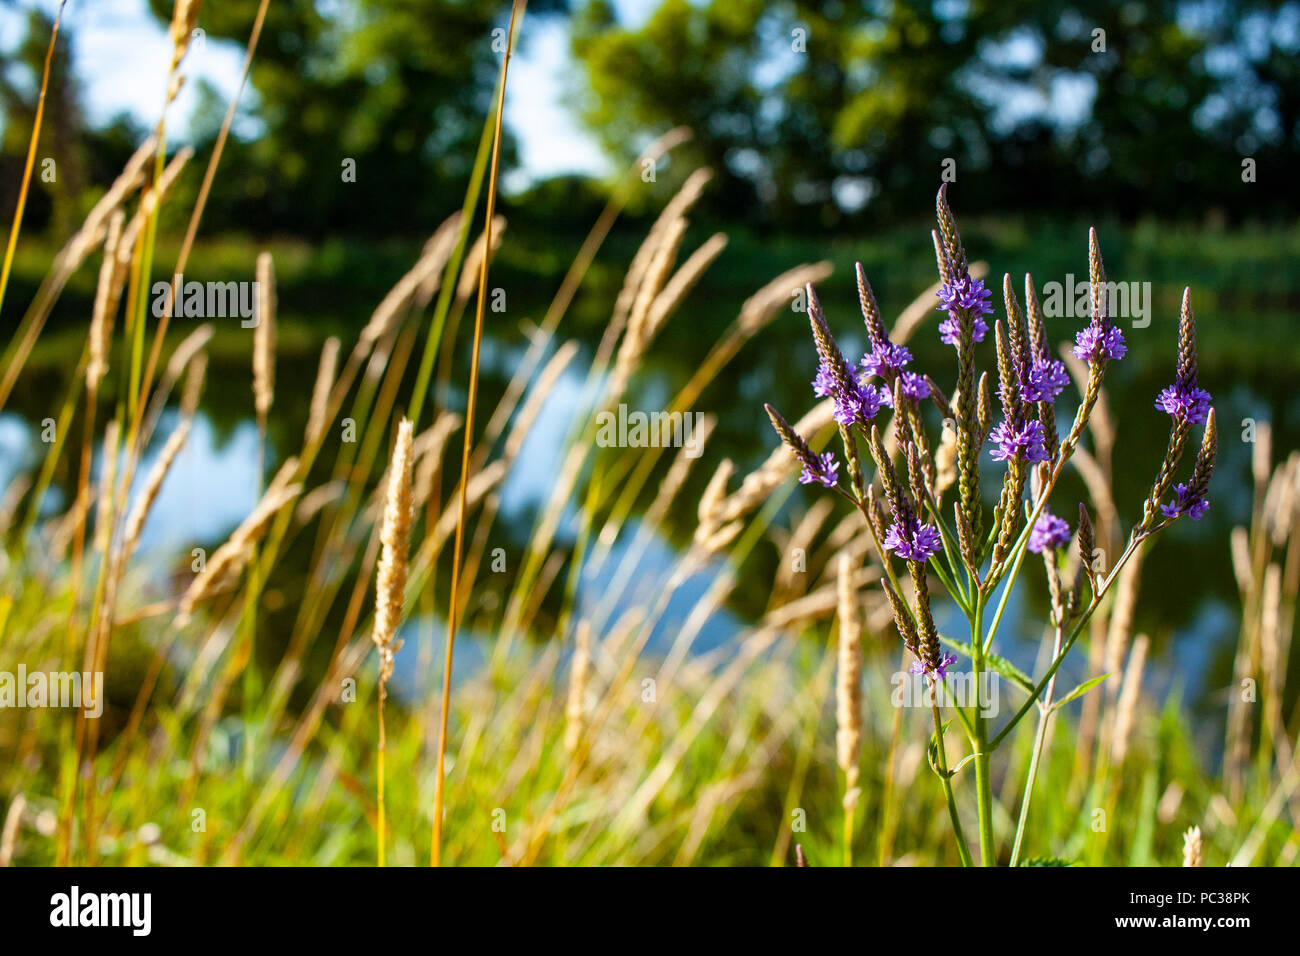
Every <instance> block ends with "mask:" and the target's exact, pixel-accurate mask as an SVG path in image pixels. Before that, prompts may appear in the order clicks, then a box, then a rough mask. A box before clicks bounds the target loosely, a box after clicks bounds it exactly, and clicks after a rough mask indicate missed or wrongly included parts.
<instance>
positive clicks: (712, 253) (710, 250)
mask: <svg viewBox="0 0 1300 956" xmlns="http://www.w3.org/2000/svg"><path fill="white" fill-rule="evenodd" d="M725 248H727V237H726V235H725V234H724V233H721V232H717V233H714V234H713V235H712V236H710V237H709V238H708V239H707V240H706V241H705V242H704V244H703V245H701V246H700V247H699V248H698V249H696V250H695V251H694V252H693V253H691V254H690V256H689V257H688V258H687V260H686V261H685V262H684V263H682V266H681V268H680V269H678V270H677V271H676V272H675V273H673V277H672V278H671V279H669V280H668V283H667V284H666V285H665V286H664V287H663V291H661V292H660V293H659V295H658V296H656V297H655V300H654V302H653V304H652V305H651V306H650V311H649V313H648V314H647V316H646V326H647V328H648V330H649V332H648V334H649V335H650V336H651V337H653V336H654V334H655V332H657V331H658V330H659V329H660V328H661V327H662V326H663V324H664V322H665V321H667V319H668V316H669V315H671V314H672V313H673V310H675V309H676V308H677V307H678V306H679V305H681V303H682V300H683V299H685V298H686V296H687V295H688V294H689V293H690V291H691V289H693V288H694V287H695V283H697V282H699V280H700V276H702V275H704V273H705V271H706V270H707V269H708V268H709V266H711V265H713V261H714V260H715V259H717V258H718V256H720V255H722V250H723V249H725Z"/></svg>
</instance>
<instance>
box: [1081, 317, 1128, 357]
mask: <svg viewBox="0 0 1300 956" xmlns="http://www.w3.org/2000/svg"><path fill="white" fill-rule="evenodd" d="M1074 341H1075V342H1076V343H1078V344H1077V345H1075V347H1074V357H1075V358H1077V359H1082V360H1083V361H1085V362H1094V361H1097V360H1098V359H1122V358H1123V357H1124V355H1125V353H1127V352H1128V346H1127V345H1125V344H1124V333H1123V332H1121V331H1120V330H1119V329H1117V328H1116V327H1115V326H1113V325H1112V326H1109V327H1107V328H1102V327H1101V326H1100V325H1098V324H1097V323H1095V322H1094V323H1092V324H1091V325H1089V326H1088V327H1087V328H1084V329H1081V330H1080V331H1079V332H1078V333H1076V334H1075V336H1074Z"/></svg>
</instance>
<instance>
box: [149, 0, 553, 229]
mask: <svg viewBox="0 0 1300 956" xmlns="http://www.w3.org/2000/svg"><path fill="white" fill-rule="evenodd" d="M151 4H152V6H153V10H154V12H155V14H156V15H157V16H158V17H159V18H160V19H161V20H164V21H167V20H169V19H170V16H171V2H170V0H151ZM257 6H258V4H257V0H225V2H223V3H220V4H215V3H209V4H205V5H204V8H203V11H202V14H201V17H200V21H199V24H200V27H201V28H202V29H204V30H205V31H206V32H207V34H208V35H209V36H210V37H224V38H230V39H233V40H235V41H237V42H239V43H240V44H243V43H245V42H246V41H247V39H248V35H249V31H250V30H251V27H252V22H253V17H254V14H255V12H256V9H257ZM509 7H510V4H509V2H508V0H354V2H351V3H346V4H344V3H330V4H324V3H320V4H318V3H316V2H314V0H277V2H275V3H272V4H271V5H270V7H269V8H268V13H267V17H266V24H265V27H264V31H263V35H262V39H261V42H260V43H259V46H258V49H257V55H256V57H255V59H254V61H253V64H254V65H253V70H252V75H251V82H252V86H253V88H254V90H255V95H256V106H255V107H254V108H253V109H252V110H251V111H250V112H249V115H248V119H249V120H250V121H251V123H249V124H245V126H247V125H252V126H254V127H256V128H260V132H259V133H258V134H257V135H255V136H253V137H250V138H247V139H246V141H244V142H239V143H236V144H235V146H234V148H233V149H230V150H228V151H227V153H226V156H225V158H224V159H223V161H222V163H223V165H222V175H220V176H218V177H217V190H218V192H217V194H216V195H214V200H213V204H212V211H213V216H214V221H213V225H214V226H217V227H220V226H238V227H242V228H253V229H255V230H270V229H276V230H292V231H303V232H311V233H320V232H324V231H330V230H336V231H346V232H362V233H365V232H371V233H375V232H384V233H400V232H424V231H426V230H428V229H429V228H430V225H431V224H432V223H435V222H437V221H438V220H439V219H441V218H442V217H443V216H445V215H447V213H448V211H449V210H450V209H452V208H454V207H456V206H458V205H459V201H460V197H461V196H462V195H463V192H464V187H465V183H466V182H467V180H468V175H469V171H470V168H471V166H472V163H473V160H474V153H475V149H476V148H477V145H478V139H479V134H480V132H481V130H482V126H483V122H484V119H485V118H486V116H487V115H488V113H489V112H490V110H491V109H492V89H493V86H494V84H495V81H496V72H497V67H498V64H499V63H500V56H501V53H500V50H501V49H502V48H503V45H504V38H505V26H506V22H507V20H508V16H509ZM563 8H564V0H551V2H549V3H547V2H541V3H537V2H534V3H531V4H529V16H535V15H542V14H545V13H547V12H554V11H556V10H561V9H563ZM494 31H496V32H495V33H494ZM191 55H193V54H191ZM212 97H213V94H211V93H209V94H208V99H209V101H210V102H209V104H208V105H207V106H206V107H205V115H207V116H208V117H209V120H208V123H209V128H208V129H207V130H205V132H204V136H203V139H204V140H205V141H207V140H210V139H211V137H213V136H215V133H216V124H217V123H219V120H220V113H221V110H220V109H219V108H218V107H217V106H216V104H215V103H212V102H211V99H212ZM506 146H507V152H506V157H505V161H506V163H507V164H508V163H509V162H510V158H511V156H512V147H511V144H509V143H507V144H506Z"/></svg>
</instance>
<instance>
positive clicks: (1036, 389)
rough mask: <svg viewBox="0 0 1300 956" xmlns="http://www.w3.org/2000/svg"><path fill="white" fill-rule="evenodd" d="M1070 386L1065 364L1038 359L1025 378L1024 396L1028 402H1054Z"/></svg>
mask: <svg viewBox="0 0 1300 956" xmlns="http://www.w3.org/2000/svg"><path fill="white" fill-rule="evenodd" d="M1069 384H1070V376H1069V375H1068V374H1067V373H1066V371H1065V363H1064V362H1061V361H1058V360H1057V359H1038V360H1037V361H1035V362H1034V367H1033V368H1031V369H1030V370H1029V374H1028V375H1027V376H1026V377H1025V383H1024V396H1025V401H1027V402H1054V401H1056V397H1057V396H1058V395H1060V394H1061V392H1063V391H1065V386H1067V385H1069Z"/></svg>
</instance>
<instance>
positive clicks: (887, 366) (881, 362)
mask: <svg viewBox="0 0 1300 956" xmlns="http://www.w3.org/2000/svg"><path fill="white" fill-rule="evenodd" d="M911 361H912V351H911V349H909V348H908V347H907V346H906V345H894V344H893V343H892V342H883V343H881V344H880V345H879V346H877V347H876V348H874V349H872V350H871V351H870V352H868V353H867V354H866V355H864V356H862V362H861V363H860V364H861V365H862V367H863V368H864V369H866V370H867V374H868V375H876V376H879V377H881V378H884V377H885V375H886V374H887V373H889V372H898V371H900V370H902V368H903V366H905V365H907V364H908V363H909V362H911Z"/></svg>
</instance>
